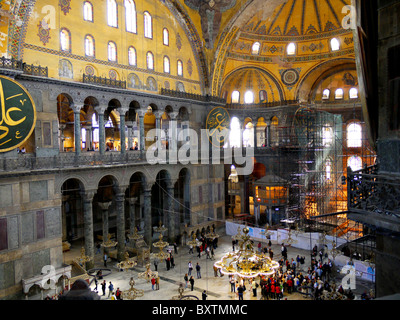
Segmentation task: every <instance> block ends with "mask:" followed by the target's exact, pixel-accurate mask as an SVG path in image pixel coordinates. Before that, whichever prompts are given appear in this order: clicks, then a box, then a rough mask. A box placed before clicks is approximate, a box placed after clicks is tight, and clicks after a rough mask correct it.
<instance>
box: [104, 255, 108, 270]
mask: <svg viewBox="0 0 400 320" xmlns="http://www.w3.org/2000/svg"><path fill="white" fill-rule="evenodd" d="M103 258H104V266H105V267H106V268H107V259H108V257H107V253H104V257H103Z"/></svg>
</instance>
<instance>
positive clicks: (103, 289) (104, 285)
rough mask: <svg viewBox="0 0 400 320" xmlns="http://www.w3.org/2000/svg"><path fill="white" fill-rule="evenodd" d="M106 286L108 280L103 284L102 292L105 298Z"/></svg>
mask: <svg viewBox="0 0 400 320" xmlns="http://www.w3.org/2000/svg"><path fill="white" fill-rule="evenodd" d="M106 286H107V284H106V280H104V281H103V282H102V283H101V290H102V291H103V296H105V295H106Z"/></svg>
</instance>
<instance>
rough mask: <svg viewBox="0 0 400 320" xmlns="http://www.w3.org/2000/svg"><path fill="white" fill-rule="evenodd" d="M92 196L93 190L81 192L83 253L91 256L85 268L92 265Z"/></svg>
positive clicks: (90, 267)
mask: <svg viewBox="0 0 400 320" xmlns="http://www.w3.org/2000/svg"><path fill="white" fill-rule="evenodd" d="M93 196H94V191H89V192H84V193H82V199H83V220H84V226H85V254H86V255H87V256H89V257H90V258H92V260H90V261H89V262H87V263H86V269H87V270H89V269H92V268H93V267H94V236H93V206H92V202H93Z"/></svg>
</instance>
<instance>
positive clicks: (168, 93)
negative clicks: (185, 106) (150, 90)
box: [160, 88, 225, 104]
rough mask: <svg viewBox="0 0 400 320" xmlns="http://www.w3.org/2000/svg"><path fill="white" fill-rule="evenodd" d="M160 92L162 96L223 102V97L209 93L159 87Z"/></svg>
mask: <svg viewBox="0 0 400 320" xmlns="http://www.w3.org/2000/svg"><path fill="white" fill-rule="evenodd" d="M160 94H161V95H163V96H169V97H174V98H184V99H190V100H197V101H203V102H215V103H223V104H225V99H223V98H220V97H215V96H209V95H205V96H204V95H201V94H197V93H189V92H184V91H177V90H171V89H166V88H161V90H160Z"/></svg>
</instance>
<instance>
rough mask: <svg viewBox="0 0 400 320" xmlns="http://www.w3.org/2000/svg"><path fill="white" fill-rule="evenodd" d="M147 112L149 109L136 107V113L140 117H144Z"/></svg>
mask: <svg viewBox="0 0 400 320" xmlns="http://www.w3.org/2000/svg"><path fill="white" fill-rule="evenodd" d="M146 113H147V109H141V108H140V109H136V114H137V115H138V116H139V117H144V115H145V114H146Z"/></svg>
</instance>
